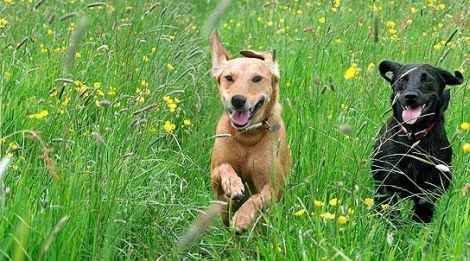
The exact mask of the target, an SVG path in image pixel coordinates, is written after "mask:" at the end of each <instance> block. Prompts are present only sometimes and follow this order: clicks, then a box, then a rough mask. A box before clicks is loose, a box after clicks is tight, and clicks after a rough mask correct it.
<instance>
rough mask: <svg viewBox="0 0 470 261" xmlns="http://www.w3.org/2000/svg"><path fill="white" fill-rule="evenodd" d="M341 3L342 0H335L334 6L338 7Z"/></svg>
mask: <svg viewBox="0 0 470 261" xmlns="http://www.w3.org/2000/svg"><path fill="white" fill-rule="evenodd" d="M340 4H341V0H333V6H334V7H336V8H338V7H339V5H340Z"/></svg>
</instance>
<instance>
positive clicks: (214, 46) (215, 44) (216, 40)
mask: <svg viewBox="0 0 470 261" xmlns="http://www.w3.org/2000/svg"><path fill="white" fill-rule="evenodd" d="M210 48H211V55H212V70H211V74H212V78H214V79H215V80H218V79H219V78H220V74H221V73H222V71H223V66H224V65H225V63H226V62H227V61H228V60H229V59H230V57H229V55H228V53H227V51H225V49H224V46H223V45H222V42H221V41H220V37H219V34H218V33H217V30H214V31H213V32H212V33H211V36H210Z"/></svg>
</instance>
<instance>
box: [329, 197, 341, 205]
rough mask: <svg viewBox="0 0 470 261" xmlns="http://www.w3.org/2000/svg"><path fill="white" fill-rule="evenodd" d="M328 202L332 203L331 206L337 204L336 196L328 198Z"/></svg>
mask: <svg viewBox="0 0 470 261" xmlns="http://www.w3.org/2000/svg"><path fill="white" fill-rule="evenodd" d="M328 203H330V205H332V206H336V205H338V204H339V200H338V199H337V198H332V199H330V201H329V202H328Z"/></svg>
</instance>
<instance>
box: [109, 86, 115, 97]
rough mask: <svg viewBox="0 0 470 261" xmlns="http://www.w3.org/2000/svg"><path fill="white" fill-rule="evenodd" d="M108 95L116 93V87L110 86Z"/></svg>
mask: <svg viewBox="0 0 470 261" xmlns="http://www.w3.org/2000/svg"><path fill="white" fill-rule="evenodd" d="M108 95H111V96H113V95H116V88H114V87H113V86H109V87H108Z"/></svg>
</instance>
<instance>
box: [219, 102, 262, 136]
mask: <svg viewBox="0 0 470 261" xmlns="http://www.w3.org/2000/svg"><path fill="white" fill-rule="evenodd" d="M265 100H266V99H265V98H264V96H263V97H261V99H260V100H259V101H258V102H257V103H256V104H255V106H253V107H251V108H249V109H247V110H231V109H229V110H228V113H229V115H230V120H231V121H232V125H233V127H234V128H237V129H244V128H246V127H247V126H248V125H249V124H250V121H251V119H252V118H253V116H255V115H256V113H257V112H258V110H259V109H260V108H261V107H262V106H263V105H264V102H265Z"/></svg>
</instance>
